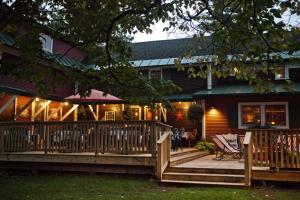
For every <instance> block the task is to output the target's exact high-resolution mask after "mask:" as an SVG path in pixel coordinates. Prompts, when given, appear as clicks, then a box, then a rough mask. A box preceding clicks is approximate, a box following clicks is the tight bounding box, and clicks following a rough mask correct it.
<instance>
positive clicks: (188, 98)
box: [165, 94, 194, 101]
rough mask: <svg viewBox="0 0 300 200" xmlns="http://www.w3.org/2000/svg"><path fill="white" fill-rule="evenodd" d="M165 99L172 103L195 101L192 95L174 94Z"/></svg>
mask: <svg viewBox="0 0 300 200" xmlns="http://www.w3.org/2000/svg"><path fill="white" fill-rule="evenodd" d="M165 98H166V99H168V100H170V101H192V100H193V99H194V98H193V95H192V94H174V95H169V96H166V97H165Z"/></svg>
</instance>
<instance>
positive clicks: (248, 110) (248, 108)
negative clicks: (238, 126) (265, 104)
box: [241, 105, 261, 126]
mask: <svg viewBox="0 0 300 200" xmlns="http://www.w3.org/2000/svg"><path fill="white" fill-rule="evenodd" d="M241 112H242V126H245V125H246V126H249V125H260V123H261V110H260V105H244V106H242V111H241Z"/></svg>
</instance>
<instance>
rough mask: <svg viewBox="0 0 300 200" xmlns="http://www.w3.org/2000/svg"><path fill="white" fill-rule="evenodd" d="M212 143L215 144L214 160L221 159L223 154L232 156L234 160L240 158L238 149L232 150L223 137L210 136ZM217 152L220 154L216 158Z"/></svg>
mask: <svg viewBox="0 0 300 200" xmlns="http://www.w3.org/2000/svg"><path fill="white" fill-rule="evenodd" d="M212 140H213V142H214V143H215V144H216V146H217V149H216V158H218V159H220V160H221V159H223V158H224V154H227V155H230V156H232V157H233V158H234V159H240V158H241V152H240V150H239V149H234V148H233V147H232V146H231V145H230V144H229V143H228V141H227V140H226V139H225V138H224V137H223V135H215V136H212ZM219 151H220V152H221V154H220V156H218V153H219Z"/></svg>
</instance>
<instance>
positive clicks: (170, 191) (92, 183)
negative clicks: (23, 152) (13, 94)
mask: <svg viewBox="0 0 300 200" xmlns="http://www.w3.org/2000/svg"><path fill="white" fill-rule="evenodd" d="M0 199H1V200H26V199H30V200H37V199H41V200H48V199H49V200H50V199H51V200H55V199H56V200H59V199H63V200H68V199H76V200H80V199H84V200H94V199H97V200H98V199H133V200H140V199H141V200H143V199H160V200H168V199H189V200H193V199H203V200H220V199H226V200H247V199H258V200H259V199H284V200H293V199H297V200H298V199H300V191H299V190H278V189H261V188H260V189H248V188H247V189H231V188H219V187H218V188H216V187H163V186H161V185H159V184H157V183H156V182H155V180H153V179H150V178H138V177H119V176H114V175H111V176H108V175H107V176H79V175H52V176H49V175H48V176H42V175H39V176H25V177H0Z"/></svg>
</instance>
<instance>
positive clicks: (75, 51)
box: [53, 39, 87, 61]
mask: <svg viewBox="0 0 300 200" xmlns="http://www.w3.org/2000/svg"><path fill="white" fill-rule="evenodd" d="M71 47H72V45H70V44H68V43H66V42H64V41H62V40H58V39H53V53H58V54H61V55H64V54H65V53H66V51H68V50H69V49H70V48H71ZM66 56H67V57H69V58H72V59H75V60H79V61H82V60H83V59H85V58H86V56H87V55H86V54H85V53H83V52H82V51H81V50H80V49H79V48H76V47H74V48H72V49H71V50H70V51H69V52H68V53H67V54H66Z"/></svg>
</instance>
